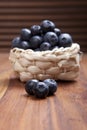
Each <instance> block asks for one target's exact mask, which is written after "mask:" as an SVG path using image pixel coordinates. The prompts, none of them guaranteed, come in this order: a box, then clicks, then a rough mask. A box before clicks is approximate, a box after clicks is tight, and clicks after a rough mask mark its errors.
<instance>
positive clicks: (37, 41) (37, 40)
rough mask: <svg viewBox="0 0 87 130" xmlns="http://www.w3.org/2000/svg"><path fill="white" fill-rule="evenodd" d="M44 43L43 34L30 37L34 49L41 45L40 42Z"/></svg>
mask: <svg viewBox="0 0 87 130" xmlns="http://www.w3.org/2000/svg"><path fill="white" fill-rule="evenodd" d="M41 43H42V37H41V36H38V35H36V36H33V37H31V39H30V44H31V48H32V49H36V48H38V47H39V46H40V44H41Z"/></svg>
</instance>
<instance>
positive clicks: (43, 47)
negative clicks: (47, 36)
mask: <svg viewBox="0 0 87 130" xmlns="http://www.w3.org/2000/svg"><path fill="white" fill-rule="evenodd" d="M50 48H51V45H50V43H48V42H43V43H42V44H41V45H40V51H46V50H50Z"/></svg>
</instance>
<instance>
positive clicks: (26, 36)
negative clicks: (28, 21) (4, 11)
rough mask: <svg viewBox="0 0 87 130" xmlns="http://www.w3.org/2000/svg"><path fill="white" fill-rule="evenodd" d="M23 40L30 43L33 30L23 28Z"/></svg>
mask: <svg viewBox="0 0 87 130" xmlns="http://www.w3.org/2000/svg"><path fill="white" fill-rule="evenodd" d="M20 35H21V39H22V40H23V41H29V39H30V37H31V30H29V29H27V28H23V29H22V30H21V34H20Z"/></svg>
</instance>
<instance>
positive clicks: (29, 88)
mask: <svg viewBox="0 0 87 130" xmlns="http://www.w3.org/2000/svg"><path fill="white" fill-rule="evenodd" d="M38 82H39V81H38V80H36V79H32V80H29V81H27V82H26V84H25V91H26V92H27V93H28V94H30V95H34V91H35V88H36V86H37V84H38Z"/></svg>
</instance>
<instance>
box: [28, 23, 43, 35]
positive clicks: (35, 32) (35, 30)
mask: <svg viewBox="0 0 87 130" xmlns="http://www.w3.org/2000/svg"><path fill="white" fill-rule="evenodd" d="M30 29H31V33H32V35H41V26H39V25H33V26H31V28H30Z"/></svg>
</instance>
